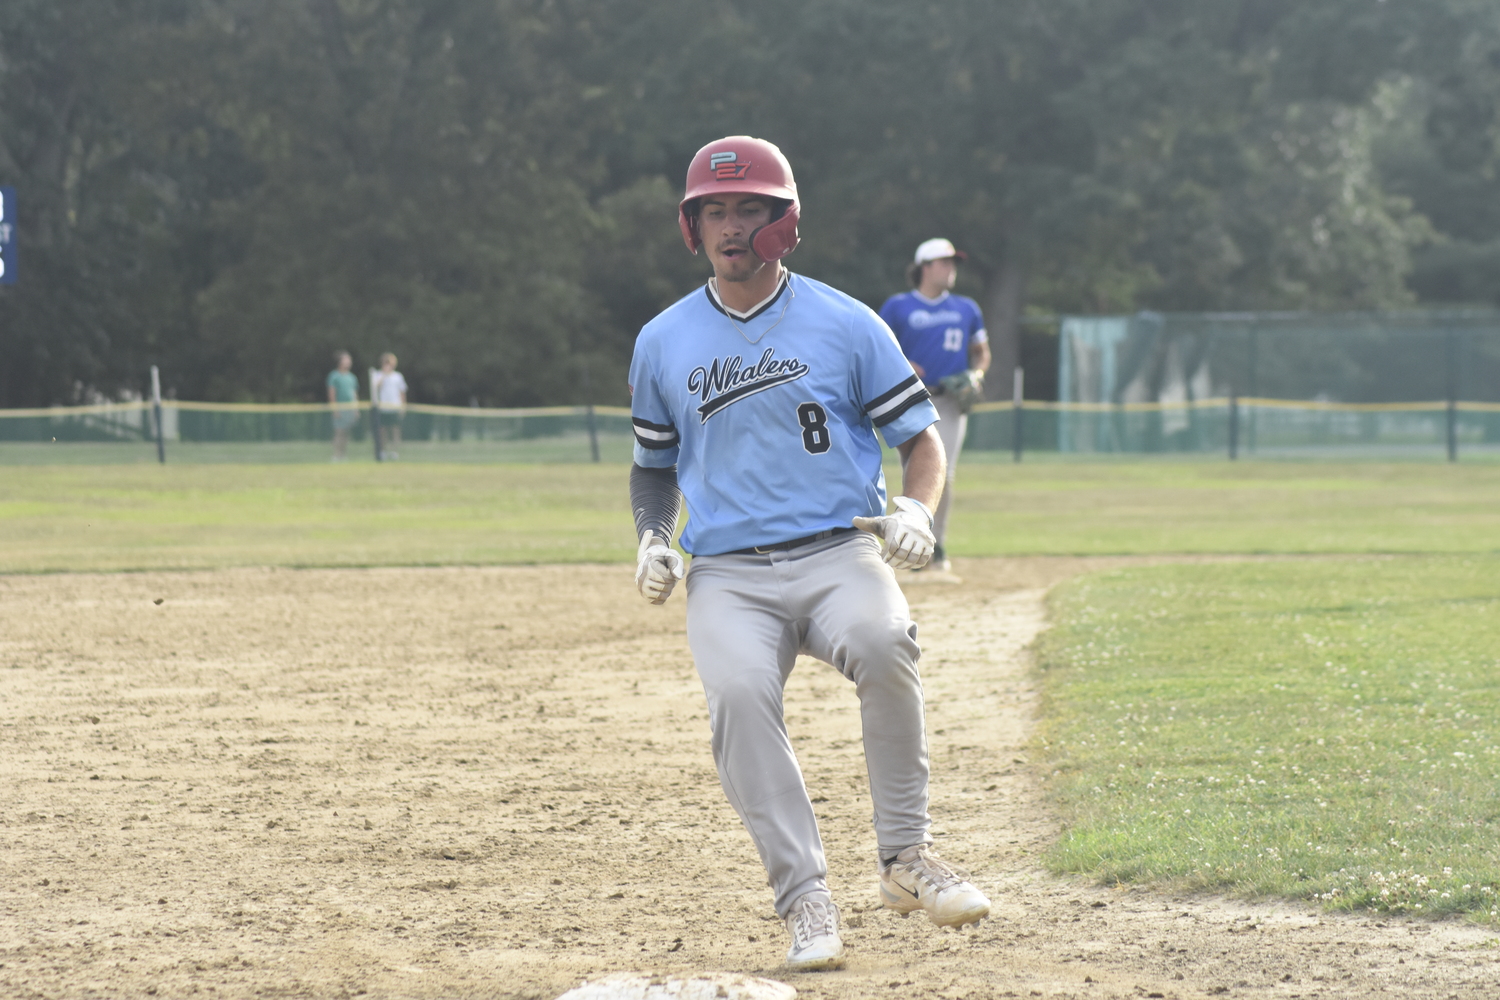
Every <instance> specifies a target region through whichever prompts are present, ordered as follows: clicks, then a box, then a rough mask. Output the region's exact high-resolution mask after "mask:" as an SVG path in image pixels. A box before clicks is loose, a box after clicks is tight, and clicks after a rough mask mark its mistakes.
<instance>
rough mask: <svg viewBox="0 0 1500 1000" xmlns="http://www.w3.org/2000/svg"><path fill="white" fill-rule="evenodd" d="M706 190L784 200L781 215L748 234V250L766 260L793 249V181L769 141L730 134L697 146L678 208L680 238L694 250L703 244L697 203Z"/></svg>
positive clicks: (796, 206) (796, 213)
mask: <svg viewBox="0 0 1500 1000" xmlns="http://www.w3.org/2000/svg"><path fill="white" fill-rule="evenodd" d="M711 194H753V195H760V196H762V197H765V198H770V199H774V200H775V201H778V202H785V203H787V204H786V208H785V210H784V211H783V212H782V213H781V215H780V216H778V217H777V218H775V219H773V220H771V221H770V222H768V223H766V224H765V225H764V226H761V227H760V228H758V229H756V230H755V231H754V232H753V233H751V234H750V250H751V252H752V253H754V254H755V256H757V257H759V258H760V259H761V260H763V261H766V262H768V263H769V262H771V261H775V260H780V259H781V258H782V257H785V256H786V255H787V254H789V253H791V252H792V251H793V250H795V249H797V243H798V242H799V239H798V236H797V221H798V219H800V218H801V215H802V213H801V205H800V203H799V202H798V201H797V182H796V181H795V180H793V179H792V165H791V164H790V163H788V162H787V159H786V157H785V156H783V155H782V153H781V150H780V149H778V148H776V146H775V144H774V143H769V142H767V141H766V140H764V139H753V138H751V137H750V136H747V135H732V136H729V137H727V138H724V139H719V140H718V141H716V142H711V143H709V144H708V145H707V146H704V147H703V148H702V149H700V150H698V152H697V154H696V155H695V156H694V157H693V162H692V163H690V164H689V165H688V174H687V187H686V191H685V193H684V194H683V196H682V201H681V202H680V203H679V204H678V206H677V225H678V227H679V228H680V229H681V230H682V241H683V242H684V243H686V244H687V248H688V249H689V250H691V251H692V252H693V253H694V254H697V253H698V248H699V247H700V246H702V245H703V238H702V237H701V236H700V235H699V234H698V205H697V202H698V199H699V198H702V197H705V196H707V195H711Z"/></svg>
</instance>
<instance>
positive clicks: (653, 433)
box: [630, 417, 679, 451]
mask: <svg viewBox="0 0 1500 1000" xmlns="http://www.w3.org/2000/svg"><path fill="white" fill-rule="evenodd" d="M630 423H631V424H632V425H633V429H634V430H635V439H636V442H637V443H639V444H640V446H641V447H642V448H649V449H651V450H652V451H662V450H664V449H667V448H675V447H677V442H678V440H679V438H678V435H677V428H675V427H673V426H672V425H671V424H653V423H652V422H651V421H649V420H642V419H641V418H640V417H631V418H630Z"/></svg>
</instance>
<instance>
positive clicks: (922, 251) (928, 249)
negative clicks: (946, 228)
mask: <svg viewBox="0 0 1500 1000" xmlns="http://www.w3.org/2000/svg"><path fill="white" fill-rule="evenodd" d="M949 257H957V258H958V259H959V260H967V259H968V257H969V255H968V254H966V253H964V252H963V251H962V250H956V249H954V247H953V244H952V243H950V242H949V241H947V240H944V239H936V240H928V241H927V242H925V243H923V244H922V245H921V246H919V247H917V255H916V256H915V257H913V258H912V263H913V264H925V263H927V262H928V261H930V260H946V259H947V258H949Z"/></svg>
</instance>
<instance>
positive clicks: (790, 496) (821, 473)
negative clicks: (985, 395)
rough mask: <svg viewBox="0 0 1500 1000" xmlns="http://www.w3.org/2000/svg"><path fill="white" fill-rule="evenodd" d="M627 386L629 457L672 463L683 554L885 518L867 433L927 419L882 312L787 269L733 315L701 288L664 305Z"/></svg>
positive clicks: (887, 433)
mask: <svg viewBox="0 0 1500 1000" xmlns="http://www.w3.org/2000/svg"><path fill="white" fill-rule="evenodd" d="M630 387H631V389H630V391H631V407H630V409H631V416H632V418H633V421H634V425H635V438H636V444H635V462H636V464H637V465H640V466H642V467H645V468H658V469H660V468H669V467H671V466H672V465H674V464H675V465H676V466H677V485H678V487H679V488H680V489H681V490H682V495H683V497H684V498H685V499H686V500H687V506H688V525H687V530H686V531H684V532H683V535H682V547H683V548H684V549H686V550H687V551H688V552H691V553H693V554H695V555H718V554H720V553H723V552H733V551H735V550H737V549H745V548H750V547H752V546H755V545H773V544H775V543H777V542H785V541H791V540H792V539H795V538H802V537H805V536H807V535H812V534H816V533H818V532H820V531H826V530H827V529H829V528H847V527H849V522H850V521H851V520H852V519H853V518H855V517H857V516H878V515H880V514H884V513H885V503H886V493H885V475H884V473H883V472H882V471H881V465H880V461H881V452H880V445H879V442H878V441H876V439H875V430H876V429H877V428H878V429H879V431H880V433H881V436H882V437H884V438H885V441H886V444H887V445H889V446H891V447H895V446H896V445H899V444H901V443H903V442H905V441H907V440H909V439H910V438H911V437H913V436H914V435H916V434H918V433H920V432H921V431H922V430H923V429H925V428H926V427H928V426H929V425H931V424H933V423H934V422H936V421H937V410H936V409H935V408H934V407H933V405H932V402H931V401H930V399H929V397H928V393H927V389H926V388H925V387H924V386H923V385H922V381H921V379H919V378H917V376H916V373H915V372H913V371H912V367H911V364H910V362H908V361H907V360H906V357H905V356H904V355H903V354H902V353H901V348H900V346H899V345H898V344H897V343H896V338H895V336H894V335H893V334H892V333H891V331H890V328H889V327H887V326H886V325H885V323H883V322H881V320H880V317H878V316H876V315H875V313H874V312H872V311H871V310H870V309H869V308H868V307H866V306H865V305H863V304H862V303H860V302H858V301H856V300H855V299H852V298H850V297H849V296H847V295H845V294H843V293H842V292H839V291H836V290H835V289H833V288H830V287H829V286H827V285H825V284H823V283H822V282H819V281H813V280H811V279H810V278H804V277H801V276H800V275H794V274H789V275H788V277H787V278H785V279H784V280H783V282H782V285H781V287H780V288H779V289H778V290H777V293H776V294H775V295H774V296H772V297H771V298H770V299H769V300H767V301H766V302H764V303H762V304H761V305H760V306H758V307H757V308H756V309H755V310H753V311H752V312H750V313H749V314H746V315H744V316H740V315H739V314H735V316H733V317H732V316H731V315H730V313H729V312H726V311H725V309H724V307H723V306H722V305H721V304H720V303H719V301H718V299H717V297H716V296H715V295H714V293H713V290H712V289H711V288H709V287H704V288H700V289H698V290H697V291H695V292H693V293H691V294H690V295H688V296H686V297H685V298H683V299H681V300H680V301H678V302H676V303H675V304H673V305H672V306H670V307H669V308H667V309H666V310H665V311H664V312H662V313H661V315H659V316H657V317H656V318H655V319H653V320H652V321H651V322H650V323H647V324H646V326H645V328H643V329H642V330H641V334H640V337H639V338H638V339H637V340H636V343H635V356H634V357H633V358H632V359H631V363H630Z"/></svg>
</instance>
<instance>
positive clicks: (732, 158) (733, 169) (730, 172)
mask: <svg viewBox="0 0 1500 1000" xmlns="http://www.w3.org/2000/svg"><path fill="white" fill-rule="evenodd" d="M739 158H740V156H739V154H738V153H713V154H711V155H710V156H709V158H708V166H709V168H710V169H711V170H713V172H714V179H715V180H721V181H739V180H744V179H745V171H747V170H749V169H750V164H748V163H739V162H736V161H738V160H739Z"/></svg>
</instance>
